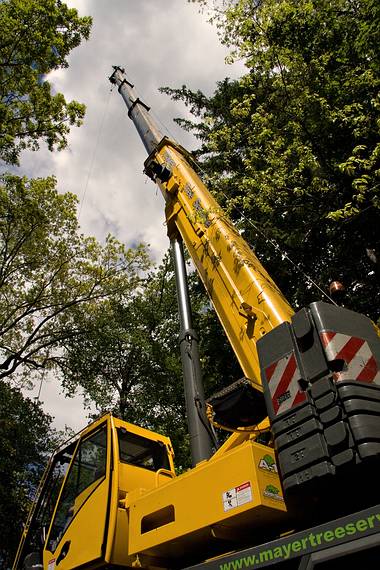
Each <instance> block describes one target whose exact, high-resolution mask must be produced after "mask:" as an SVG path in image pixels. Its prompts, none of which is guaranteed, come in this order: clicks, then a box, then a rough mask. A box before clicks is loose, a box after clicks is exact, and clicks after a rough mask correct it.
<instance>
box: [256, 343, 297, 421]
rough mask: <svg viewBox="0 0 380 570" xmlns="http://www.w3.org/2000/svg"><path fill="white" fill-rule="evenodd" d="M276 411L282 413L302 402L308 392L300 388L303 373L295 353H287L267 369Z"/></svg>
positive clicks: (266, 372)
mask: <svg viewBox="0 0 380 570" xmlns="http://www.w3.org/2000/svg"><path fill="white" fill-rule="evenodd" d="M265 374H266V378H267V382H268V386H269V391H270V395H271V399H272V406H273V411H274V413H275V414H276V415H277V414H280V413H283V412H285V411H286V410H288V409H290V408H292V407H293V406H295V405H297V404H300V403H301V402H303V401H304V400H305V398H306V394H305V393H303V392H302V391H301V390H300V387H299V384H298V380H300V378H301V375H300V372H299V369H298V366H297V361H296V358H295V356H294V354H293V353H290V354H287V355H286V356H284V357H283V358H281V359H280V360H278V361H277V362H274V363H273V364H271V365H270V366H268V368H266V370H265Z"/></svg>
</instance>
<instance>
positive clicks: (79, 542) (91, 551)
mask: <svg viewBox="0 0 380 570" xmlns="http://www.w3.org/2000/svg"><path fill="white" fill-rule="evenodd" d="M107 428H108V429H107ZM110 443H111V437H110V426H109V420H108V421H106V422H103V423H101V424H100V425H98V426H97V427H94V429H93V430H91V431H90V432H89V433H87V434H85V435H84V436H83V437H82V438H81V439H80V440H79V442H78V444H77V446H76V448H75V451H74V453H73V456H72V459H71V463H70V466H69V469H68V472H67V475H66V477H65V480H64V483H63V486H62V489H61V492H60V495H59V499H58V502H57V506H56V509H55V512H54V516H53V520H52V523H51V525H50V528H49V531H48V535H47V537H46V542H45V546H44V552H43V568H44V570H54V569H55V568H57V569H59V570H66V569H69V568H76V567H77V566H80V565H81V564H84V563H86V564H88V563H91V562H95V561H97V560H101V559H102V558H103V554H104V552H103V544H104V542H105V536H106V532H107V513H108V509H109V500H110V482H111V481H110V478H111V469H110V465H111V450H110V447H111V445H110Z"/></svg>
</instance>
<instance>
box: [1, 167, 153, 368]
mask: <svg viewBox="0 0 380 570" xmlns="http://www.w3.org/2000/svg"><path fill="white" fill-rule="evenodd" d="M76 202H77V200H76V197H75V196H74V195H73V194H70V193H66V194H59V193H58V191H57V189H56V181H55V180H54V178H47V179H36V180H30V181H28V180H26V179H23V178H20V177H17V176H11V175H7V176H4V177H2V179H1V184H0V315H1V321H0V378H5V377H9V376H11V375H12V374H14V372H15V371H17V370H21V369H22V370H23V372H24V373H26V374H27V373H28V371H30V370H36V369H39V368H44V367H47V366H49V365H50V364H52V362H53V360H52V358H53V356H54V350H57V348H58V347H59V346H60V345H61V344H62V343H63V342H64V341H65V340H66V339H67V338H74V339H77V337H78V336H80V335H81V334H83V330H82V328H81V322H80V320H79V317H78V315H79V314H80V311H81V310H85V311H88V312H90V311H91V310H96V309H91V306H92V305H95V306H96V303H97V302H98V301H99V300H100V299H105V298H108V297H110V296H113V298H117V297H118V296H119V295H120V292H121V291H125V290H134V289H135V288H136V287H137V285H138V283H139V281H140V273H141V272H143V271H144V270H145V269H146V268H147V267H148V265H149V257H148V254H147V251H146V250H145V248H144V247H143V246H139V247H136V248H134V249H127V248H125V246H124V245H123V244H121V243H119V242H118V241H117V240H116V239H115V238H113V237H111V236H108V238H107V240H106V243H105V244H104V245H101V244H100V243H99V242H97V241H96V240H95V238H92V237H84V236H83V235H82V234H80V232H79V227H78V221H77V217H76ZM82 305H83V309H82V307H81V306H82Z"/></svg>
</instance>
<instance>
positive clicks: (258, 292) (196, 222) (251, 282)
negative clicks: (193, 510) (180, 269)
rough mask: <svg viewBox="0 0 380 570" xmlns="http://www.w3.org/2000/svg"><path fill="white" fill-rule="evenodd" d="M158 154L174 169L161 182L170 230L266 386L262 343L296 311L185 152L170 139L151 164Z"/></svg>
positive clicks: (251, 372)
mask: <svg viewBox="0 0 380 570" xmlns="http://www.w3.org/2000/svg"><path fill="white" fill-rule="evenodd" d="M153 159H154V160H158V161H159V162H160V163H161V164H163V165H165V166H166V167H167V168H169V169H170V171H171V172H172V173H173V175H172V177H171V178H170V180H169V181H168V182H167V183H165V184H162V183H160V182H159V186H160V188H161V191H162V193H163V195H164V197H165V200H166V218H167V224H168V234H169V236H170V235H171V234H173V233H175V232H176V231H177V230H178V231H179V233H180V234H181V236H182V238H183V240H184V242H185V243H186V246H187V248H188V250H189V253H190V256H191V258H192V260H193V261H194V263H195V265H196V267H197V270H198V272H199V274H200V276H201V278H202V280H203V283H204V285H205V288H206V290H207V292H208V294H209V296H210V299H211V301H212V303H213V305H214V307H215V310H216V312H217V314H218V317H219V319H220V321H221V323H222V325H223V327H224V330H225V332H226V334H227V337H228V339H229V341H230V343H231V345H232V347H233V350H234V352H235V354H236V356H237V358H238V360H239V362H240V365H241V367H242V370H243V371H244V374H245V376H246V377H247V378H249V379H250V380H251V381H252V383H253V385H254V386H255V387H256V388H257V389H258V390H262V388H261V380H260V368H259V363H258V357H257V350H256V342H257V340H258V339H259V338H261V336H263V335H264V334H266V333H267V332H269V331H270V330H272V329H273V328H275V327H276V326H277V325H279V324H281V323H282V322H284V321H289V320H290V319H291V316H292V314H293V310H292V308H291V307H290V305H289V304H288V302H287V301H286V299H285V298H284V296H283V295H282V293H281V291H280V290H279V289H278V287H277V286H276V285H275V283H274V282H273V280H272V279H271V277H270V276H269V274H268V273H267V271H266V270H265V269H264V267H263V266H262V264H261V263H260V261H259V260H258V258H257V257H256V255H255V254H254V253H253V251H252V250H251V249H250V248H249V246H248V245H247V243H246V242H245V240H244V239H243V238H242V237H241V236H240V234H239V232H238V231H237V230H236V229H235V227H234V226H233V225H232V223H231V222H230V221H229V219H228V218H227V216H226V215H225V214H224V212H223V211H222V209H221V208H220V207H219V205H218V204H217V202H216V201H215V200H214V198H213V197H212V196H211V194H210V193H209V191H208V190H207V188H206V187H205V185H204V184H203V182H202V181H201V179H200V178H199V176H198V175H197V174H196V173H195V172H194V170H193V169H192V168H191V167H190V165H189V163H188V161H187V160H186V159H185V157H184V151H183V150H182V149H180V148H179V147H178V146H177V145H176V144H175V143H172V142H171V141H169V139H166V138H164V139H163V141H162V142H161V144H160V145H159V147H158V150H157V151H156V152H155V153H154V154H153V155H152V156H151V157H149V158H148V161H147V162H146V164H147V165H148V164H149V160H153Z"/></svg>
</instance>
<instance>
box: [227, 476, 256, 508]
mask: <svg viewBox="0 0 380 570" xmlns="http://www.w3.org/2000/svg"><path fill="white" fill-rule="evenodd" d="M251 501H252V487H251V483H250V481H247V482H246V483H242V484H241V485H239V486H238V487H234V488H233V489H229V490H228V491H226V492H225V493H223V507H224V512H226V511H229V510H231V509H235V508H236V507H240V506H241V505H244V504H245V503H250V502H251Z"/></svg>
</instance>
